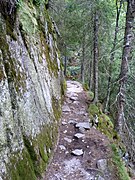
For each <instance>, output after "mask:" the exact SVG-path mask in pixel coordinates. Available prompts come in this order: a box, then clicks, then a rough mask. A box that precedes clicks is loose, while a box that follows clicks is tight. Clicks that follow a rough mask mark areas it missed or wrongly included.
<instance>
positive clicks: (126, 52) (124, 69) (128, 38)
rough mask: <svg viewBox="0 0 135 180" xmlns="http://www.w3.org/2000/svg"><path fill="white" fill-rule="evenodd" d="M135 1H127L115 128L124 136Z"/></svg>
mask: <svg viewBox="0 0 135 180" xmlns="http://www.w3.org/2000/svg"><path fill="white" fill-rule="evenodd" d="M134 12H135V1H134V0H128V1H127V13H126V25H125V36H124V46H123V53H122V63H121V72H120V81H119V93H118V98H117V100H118V112H117V119H116V124H115V127H116V129H117V131H118V132H119V133H120V135H122V130H123V125H124V120H125V116H124V106H125V102H126V94H125V91H126V83H127V77H128V64H129V59H130V53H131V47H132V41H133V23H134V17H135V13H134Z"/></svg>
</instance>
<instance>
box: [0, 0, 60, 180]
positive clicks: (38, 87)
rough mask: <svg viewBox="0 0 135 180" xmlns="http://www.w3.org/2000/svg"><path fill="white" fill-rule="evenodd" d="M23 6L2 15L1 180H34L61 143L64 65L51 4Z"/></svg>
mask: <svg viewBox="0 0 135 180" xmlns="http://www.w3.org/2000/svg"><path fill="white" fill-rule="evenodd" d="M3 2H4V1H3ZM18 2H19V4H17V5H16V4H15V5H14V6H13V8H16V9H15V10H12V9H11V12H9V10H8V14H6V10H3V13H1V14H0V179H13V180H16V179H17V180H20V179H23V180H25V179H26V180H28V179H29V180H34V179H37V177H40V176H41V174H42V172H43V171H44V170H45V167H46V165H47V162H48V159H49V157H50V155H51V153H52V151H53V147H54V144H55V142H56V137H57V127H58V120H59V118H60V113H61V90H62V80H61V79H62V78H61V65H60V60H59V55H58V49H57V45H56V37H55V32H54V27H53V25H52V23H51V20H50V18H49V16H48V13H47V11H46V8H45V2H44V1H43V2H42V1H41V4H36V5H34V4H33V2H32V1H25V0H21V1H18ZM34 2H36V1H34ZM1 3H2V2H1ZM10 3H11V1H10ZM13 3H15V2H14V1H13ZM1 7H2V6H1ZM3 7H4V5H3ZM9 7H10V6H9ZM3 9H4V8H3ZM1 12H2V10H1ZM12 12H13V13H12Z"/></svg>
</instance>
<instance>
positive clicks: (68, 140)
mask: <svg viewBox="0 0 135 180" xmlns="http://www.w3.org/2000/svg"><path fill="white" fill-rule="evenodd" d="M64 140H65V141H67V142H68V143H71V142H72V140H71V139H69V138H67V137H65V138H64Z"/></svg>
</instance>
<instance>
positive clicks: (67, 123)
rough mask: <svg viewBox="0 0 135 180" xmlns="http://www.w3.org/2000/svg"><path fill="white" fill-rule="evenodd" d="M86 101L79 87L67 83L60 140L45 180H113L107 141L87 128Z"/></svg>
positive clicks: (78, 84)
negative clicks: (109, 167)
mask: <svg viewBox="0 0 135 180" xmlns="http://www.w3.org/2000/svg"><path fill="white" fill-rule="evenodd" d="M86 102H87V96H86V93H85V91H84V90H83V88H82V85H81V84H80V83H79V82H76V81H67V93H66V97H65V102H64V105H63V108H62V109H63V113H62V121H61V127H60V139H59V143H58V147H57V149H56V152H55V154H54V158H53V160H52V162H51V164H50V165H49V168H48V170H47V173H46V177H44V180H71V179H72V180H95V179H97V180H114V179H116V178H115V177H113V175H112V174H111V173H110V171H109V169H108V165H107V162H108V160H107V159H109V158H110V154H111V150H110V148H109V140H108V139H107V137H106V136H105V135H103V134H102V133H101V132H99V131H98V130H96V129H95V128H94V127H91V126H90V119H89V115H88V112H87V108H88V107H87V103H86ZM78 123H79V124H78ZM77 133H79V134H77ZM75 134H76V137H75Z"/></svg>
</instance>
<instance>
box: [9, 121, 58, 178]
mask: <svg viewBox="0 0 135 180" xmlns="http://www.w3.org/2000/svg"><path fill="white" fill-rule="evenodd" d="M57 135H58V130H57V125H56V124H51V125H47V126H46V127H44V129H43V130H42V132H41V133H40V134H39V135H38V136H37V137H36V138H35V139H34V140H33V139H32V138H30V137H27V136H23V141H24V145H25V148H24V150H23V152H22V153H21V154H19V153H16V154H14V155H12V156H11V158H10V164H9V165H7V169H8V175H9V177H11V179H14V180H28V179H29V180H36V179H37V178H41V177H42V173H43V172H44V171H45V169H46V167H47V165H48V161H49V159H50V157H51V155H52V153H53V149H54V146H55V144H56V141H57ZM7 179H8V177H7Z"/></svg>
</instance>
